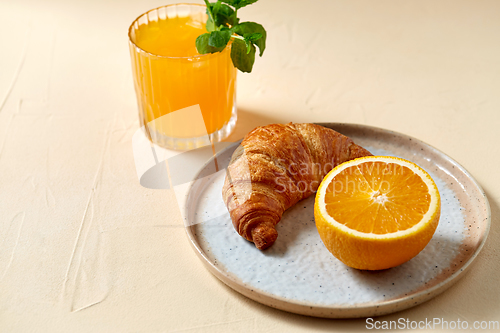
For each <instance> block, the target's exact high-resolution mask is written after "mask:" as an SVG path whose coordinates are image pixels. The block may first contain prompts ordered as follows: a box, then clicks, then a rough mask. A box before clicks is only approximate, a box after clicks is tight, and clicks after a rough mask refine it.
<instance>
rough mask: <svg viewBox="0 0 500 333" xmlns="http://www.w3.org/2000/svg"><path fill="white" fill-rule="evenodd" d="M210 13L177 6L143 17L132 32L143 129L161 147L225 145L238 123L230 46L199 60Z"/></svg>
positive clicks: (199, 6) (133, 27)
mask: <svg viewBox="0 0 500 333" xmlns="http://www.w3.org/2000/svg"><path fill="white" fill-rule="evenodd" d="M206 20H207V14H206V7H205V6H204V5H196V4H175V5H168V6H164V7H160V8H156V9H153V10H151V11H149V12H147V13H144V14H142V15H141V16H139V17H138V18H137V19H136V20H135V21H134V22H133V23H132V25H131V26H130V28H129V47H130V54H131V58H132V69H133V76H134V85H135V91H136V95H137V102H138V106H139V118H140V121H141V123H142V124H141V125H143V126H144V130H145V132H146V135H147V136H148V137H149V139H150V140H151V141H152V142H153V143H156V144H158V145H160V146H162V147H165V148H170V149H179V150H187V149H194V148H197V147H202V146H205V145H209V144H213V143H216V142H219V141H222V140H223V139H224V138H226V137H227V136H228V135H229V134H230V133H231V131H232V129H233V128H234V125H235V123H236V91H235V85H236V68H235V67H234V66H233V63H232V61H231V56H230V53H231V49H230V48H231V43H229V44H228V46H227V47H226V48H225V49H224V50H223V51H222V52H218V53H213V54H204V55H200V54H199V53H198V52H197V50H196V46H195V41H196V38H197V37H198V36H199V35H201V34H203V33H206V29H205V22H206Z"/></svg>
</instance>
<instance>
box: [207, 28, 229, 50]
mask: <svg viewBox="0 0 500 333" xmlns="http://www.w3.org/2000/svg"><path fill="white" fill-rule="evenodd" d="M230 39H231V31H230V30H229V29H226V30H221V31H212V32H211V33H210V37H209V38H208V45H209V46H212V47H215V48H221V50H223V49H224V48H225V47H226V45H227V43H228V42H229V40H230Z"/></svg>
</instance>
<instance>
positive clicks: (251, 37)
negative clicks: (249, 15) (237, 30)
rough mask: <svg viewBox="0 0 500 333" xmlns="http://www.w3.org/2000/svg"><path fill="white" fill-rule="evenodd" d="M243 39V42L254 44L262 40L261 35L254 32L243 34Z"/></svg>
mask: <svg viewBox="0 0 500 333" xmlns="http://www.w3.org/2000/svg"><path fill="white" fill-rule="evenodd" d="M243 38H245V40H248V41H249V42H255V41H256V40H258V39H260V38H262V34H259V33H258V32H254V33H253V34H245V35H244V36H243Z"/></svg>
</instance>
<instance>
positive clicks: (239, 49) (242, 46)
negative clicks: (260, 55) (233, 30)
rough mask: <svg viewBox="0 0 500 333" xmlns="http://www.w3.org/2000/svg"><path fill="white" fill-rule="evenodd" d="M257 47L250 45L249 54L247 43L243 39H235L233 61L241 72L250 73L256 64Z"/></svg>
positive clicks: (232, 45) (232, 46) (232, 48)
mask: <svg viewBox="0 0 500 333" xmlns="http://www.w3.org/2000/svg"><path fill="white" fill-rule="evenodd" d="M255 52H256V48H255V46H254V45H253V44H252V43H250V51H249V52H247V43H245V41H242V40H241V39H235V40H234V41H233V43H232V44H231V59H232V60H233V64H234V66H235V67H236V68H238V69H239V70H240V71H242V72H245V73H250V72H251V71H252V68H253V63H254V62H255Z"/></svg>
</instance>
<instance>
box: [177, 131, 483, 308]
mask: <svg viewBox="0 0 500 333" xmlns="http://www.w3.org/2000/svg"><path fill="white" fill-rule="evenodd" d="M315 124H317V125H321V126H324V127H327V128H331V129H333V128H338V127H348V128H351V129H358V130H371V131H374V130H375V131H376V132H378V133H382V134H384V135H387V134H392V135H397V136H399V137H401V138H405V139H408V140H414V142H418V143H420V144H422V145H424V146H426V148H428V149H430V150H432V151H433V152H435V153H437V154H439V155H441V156H443V157H445V159H446V160H448V161H449V162H451V163H452V164H453V165H454V166H455V167H457V168H458V169H459V170H460V171H461V172H462V173H464V174H465V175H466V176H467V178H468V179H469V180H470V181H471V182H472V184H473V185H474V186H475V187H476V188H477V189H478V190H479V193H481V195H482V199H483V201H482V204H484V205H485V207H486V212H485V215H486V220H487V222H486V228H485V230H484V232H483V237H482V240H481V242H480V244H479V246H477V248H476V249H475V252H474V254H473V255H472V256H471V257H470V258H469V259H468V260H467V261H466V262H465V263H464V264H463V265H462V267H461V269H460V270H457V271H455V272H454V273H452V274H451V275H450V276H449V277H447V278H446V279H445V280H443V281H441V282H439V283H437V284H436V285H434V286H432V287H430V288H428V289H423V290H420V291H417V292H415V293H414V294H409V295H407V296H404V297H400V298H396V299H392V300H387V301H380V302H366V303H362V304H360V305H345V306H343V305H341V306H329V305H321V304H314V303H309V302H303V301H297V300H291V299H286V298H284V297H281V296H277V295H274V294H271V293H269V292H266V291H264V290H260V289H258V288H249V287H248V286H247V285H246V284H245V283H244V282H242V281H241V280H239V279H238V278H237V276H235V275H234V274H231V273H229V272H226V271H224V270H221V269H220V268H219V267H220V266H217V265H214V263H213V262H212V261H211V260H210V259H209V258H208V257H207V256H206V255H205V253H204V250H203V249H202V248H201V247H200V245H199V243H198V241H197V240H196V239H195V235H194V233H193V232H192V227H193V226H194V225H189V223H188V221H189V216H190V213H189V207H188V205H187V202H188V201H189V198H190V197H191V196H192V195H193V187H194V186H203V185H204V183H205V182H204V183H203V184H200V183H199V182H198V184H197V182H193V183H192V184H191V185H190V186H189V188H188V196H187V197H186V202H185V205H184V214H185V215H184V216H186V219H184V229H185V231H186V234H187V236H188V239H189V241H190V244H191V246H192V248H193V250H194V251H195V253H196V254H197V256H198V258H200V260H201V261H202V262H203V264H204V265H205V267H207V269H208V270H209V271H210V272H211V273H212V274H213V275H215V276H216V277H217V278H218V279H219V280H221V281H222V282H223V283H224V284H226V285H227V286H229V287H230V288H231V289H233V290H234V291H236V292H238V293H240V294H242V295H244V296H246V297H248V298H250V299H252V300H254V301H256V302H259V303H261V304H264V305H267V306H270V307H272V308H276V309H280V310H283V311H287V312H292V313H296V314H301V315H307V316H313V317H323V318H362V317H371V316H380V315H384V314H389V313H393V312H397V311H401V310H404V309H408V308H410V307H413V306H415V305H418V304H421V303H423V302H425V301H427V300H429V299H431V298H433V297H435V296H437V295H438V294H440V293H442V292H444V291H445V290H446V289H448V288H449V287H451V286H452V285H453V284H455V283H456V282H457V281H458V280H459V279H460V278H461V277H463V276H464V275H465V273H466V272H467V271H468V270H469V268H470V267H471V265H472V263H473V262H474V260H475V259H476V258H477V256H478V255H479V253H480V252H481V250H482V249H483V247H484V244H485V243H486V240H487V238H488V235H489V232H490V228H491V208H490V204H489V201H488V198H487V196H486V193H485V192H484V189H483V188H482V187H481V185H480V184H479V183H478V182H477V180H476V179H475V178H474V177H473V176H472V175H471V174H470V173H469V172H468V171H467V169H465V168H464V167H463V166H462V165H461V164H460V163H458V162H457V161H456V160H454V159H453V158H451V157H450V156H449V155H447V154H446V153H444V152H442V151H441V150H439V149H437V148H435V147H434V146H432V145H430V144H428V143H426V142H424V141H422V140H420V139H417V138H415V137H412V136H409V135H407V134H403V133H399V132H396V131H393V130H388V129H384V128H380V127H375V126H370V125H364V124H356V123H337V122H319V123H315ZM240 142H241V140H239V141H237V142H235V143H234V144H231V145H229V146H227V147H224V148H223V149H222V150H221V151H219V152H217V153H216V155H215V156H216V157H218V156H220V155H222V154H223V153H225V152H227V150H229V149H236V148H235V147H237V145H239V143H240ZM213 158H214V157H212V158H211V159H209V160H208V161H207V162H206V163H205V164H204V165H203V166H202V167H201V168H200V170H199V171H198V173H197V174H196V177H195V179H198V175H199V174H200V172H201V171H202V170H204V169H205V168H206V167H207V166H208V165H209V164H210V163H211V161H212V160H213ZM283 304H285V306H283Z"/></svg>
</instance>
